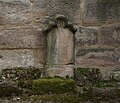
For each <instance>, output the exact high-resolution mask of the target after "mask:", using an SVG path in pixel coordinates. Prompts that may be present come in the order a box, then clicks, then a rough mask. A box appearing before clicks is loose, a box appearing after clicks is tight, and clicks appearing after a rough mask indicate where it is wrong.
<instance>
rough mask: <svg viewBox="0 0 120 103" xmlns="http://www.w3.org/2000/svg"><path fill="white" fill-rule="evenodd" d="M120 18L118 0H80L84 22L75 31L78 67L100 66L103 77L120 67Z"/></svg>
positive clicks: (107, 76) (119, 3)
mask: <svg viewBox="0 0 120 103" xmlns="http://www.w3.org/2000/svg"><path fill="white" fill-rule="evenodd" d="M119 21H120V1H119V0H115V1H113V0H81V26H80V27H79V28H78V31H77V33H76V66H77V67H80V68H98V69H100V70H101V73H102V74H103V77H104V79H108V78H110V74H111V72H113V71H115V70H118V69H119V70H120V22H119ZM119 70H118V71H119Z"/></svg>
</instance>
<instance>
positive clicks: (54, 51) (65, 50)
mask: <svg viewBox="0 0 120 103" xmlns="http://www.w3.org/2000/svg"><path fill="white" fill-rule="evenodd" d="M73 35H74V34H72V33H71V32H70V31H69V30H68V29H64V28H63V27H58V28H56V29H54V30H52V31H51V32H50V33H48V34H47V64H48V65H58V64H59V65H63V64H70V63H73V45H74V44H73Z"/></svg>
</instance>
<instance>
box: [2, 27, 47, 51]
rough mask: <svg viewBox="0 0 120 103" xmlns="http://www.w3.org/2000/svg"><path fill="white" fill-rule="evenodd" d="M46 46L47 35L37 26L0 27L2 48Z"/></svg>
mask: <svg viewBox="0 0 120 103" xmlns="http://www.w3.org/2000/svg"><path fill="white" fill-rule="evenodd" d="M41 46H45V35H44V34H43V33H42V30H41V29H39V28H37V27H14V28H5V29H3V28H1V29H0V48H3V49H4V48H12V49H13V48H40V47H41Z"/></svg>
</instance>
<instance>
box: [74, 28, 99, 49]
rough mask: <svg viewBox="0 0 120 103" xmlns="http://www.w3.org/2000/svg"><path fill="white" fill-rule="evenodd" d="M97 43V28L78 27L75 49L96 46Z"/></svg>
mask: <svg viewBox="0 0 120 103" xmlns="http://www.w3.org/2000/svg"><path fill="white" fill-rule="evenodd" d="M98 43H99V34H98V28H97V27H79V28H78V31H77V33H76V41H75V44H76V47H77V48H78V47H82V46H90V45H96V44H98Z"/></svg>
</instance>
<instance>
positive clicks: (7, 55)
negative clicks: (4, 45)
mask: <svg viewBox="0 0 120 103" xmlns="http://www.w3.org/2000/svg"><path fill="white" fill-rule="evenodd" d="M43 63H44V51H43V49H41V50H32V49H21V50H0V70H2V69H7V68H12V67H29V66H33V67H43Z"/></svg>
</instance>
